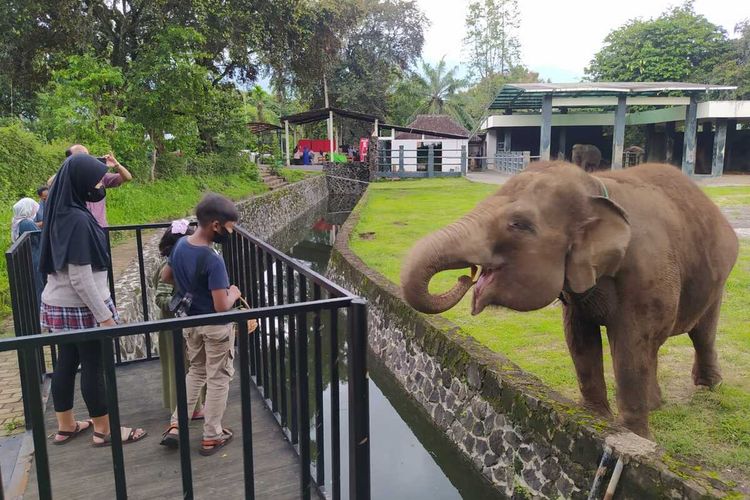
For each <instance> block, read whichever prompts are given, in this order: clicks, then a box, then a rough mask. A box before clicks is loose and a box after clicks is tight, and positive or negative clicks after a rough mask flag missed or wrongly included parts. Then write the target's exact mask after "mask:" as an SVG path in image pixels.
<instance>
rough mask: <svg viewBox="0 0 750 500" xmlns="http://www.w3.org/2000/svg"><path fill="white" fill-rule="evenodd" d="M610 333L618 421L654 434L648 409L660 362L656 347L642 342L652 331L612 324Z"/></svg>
mask: <svg viewBox="0 0 750 500" xmlns="http://www.w3.org/2000/svg"><path fill="white" fill-rule="evenodd" d="M607 336H608V338H609V345H610V350H611V352H612V364H613V367H614V370H615V382H616V384H617V409H618V411H619V415H618V421H619V422H620V423H621V424H622V425H624V426H625V427H627V428H628V429H630V430H631V431H633V432H635V433H636V434H638V435H639V436H643V437H645V438H650V433H649V429H648V412H649V406H650V395H651V393H652V392H653V391H654V389H653V383H655V381H656V366H654V365H653V360H654V357H653V353H652V351H651V350H650V349H649V348H648V347H647V346H643V344H642V339H643V338H644V337H649V336H650V335H649V334H647V333H646V334H645V335H644V332H643V331H642V330H641V329H640V328H635V327H630V328H628V327H623V326H609V327H608V328H607ZM644 347H646V348H645V349H644Z"/></svg>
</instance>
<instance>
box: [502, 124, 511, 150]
mask: <svg viewBox="0 0 750 500" xmlns="http://www.w3.org/2000/svg"><path fill="white" fill-rule="evenodd" d="M510 132H511V129H510V128H506V129H505V130H504V136H503V151H510V150H511V148H510V139H511V137H510Z"/></svg>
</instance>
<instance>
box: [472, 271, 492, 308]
mask: <svg viewBox="0 0 750 500" xmlns="http://www.w3.org/2000/svg"><path fill="white" fill-rule="evenodd" d="M496 271H497V268H491V267H482V270H481V272H480V273H479V276H478V277H477V279H476V281H475V282H474V296H473V297H472V301H471V315H472V316H476V315H477V314H479V313H480V312H482V311H483V310H484V308H485V307H487V305H488V302H487V300H486V298H483V297H482V294H483V293H484V291H485V290H486V289H487V287H488V286H489V285H490V284H491V283H492V282H493V281H495V272H496ZM472 274H474V273H472Z"/></svg>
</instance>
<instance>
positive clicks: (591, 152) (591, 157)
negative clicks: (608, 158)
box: [571, 144, 602, 172]
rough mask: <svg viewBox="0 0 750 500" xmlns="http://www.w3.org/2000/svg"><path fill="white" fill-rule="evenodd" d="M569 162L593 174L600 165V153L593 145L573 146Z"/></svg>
mask: <svg viewBox="0 0 750 500" xmlns="http://www.w3.org/2000/svg"><path fill="white" fill-rule="evenodd" d="M571 161H572V162H573V163H575V164H576V165H578V166H579V167H581V168H582V169H584V170H585V171H586V172H593V171H595V170H598V169H599V166H600V165H601V162H602V152H601V151H599V148H597V147H596V146H594V145H593V144H575V145H574V146H573V150H572V151H571Z"/></svg>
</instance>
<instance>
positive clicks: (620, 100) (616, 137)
mask: <svg viewBox="0 0 750 500" xmlns="http://www.w3.org/2000/svg"><path fill="white" fill-rule="evenodd" d="M627 109H628V106H627V104H626V102H625V96H624V95H621V96H618V97H617V110H616V111H615V130H614V133H613V134H612V170H619V169H621V168H622V152H623V149H624V145H625V113H626V112H627Z"/></svg>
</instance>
